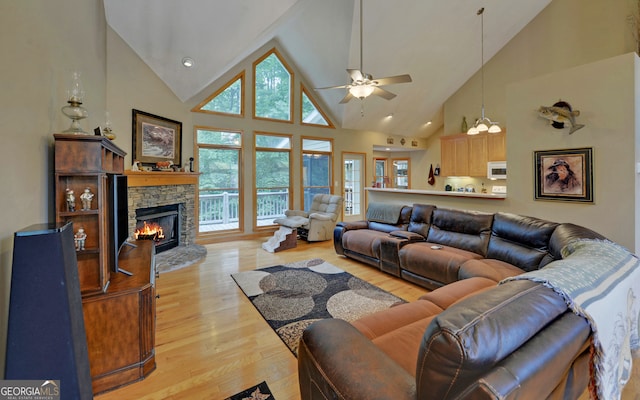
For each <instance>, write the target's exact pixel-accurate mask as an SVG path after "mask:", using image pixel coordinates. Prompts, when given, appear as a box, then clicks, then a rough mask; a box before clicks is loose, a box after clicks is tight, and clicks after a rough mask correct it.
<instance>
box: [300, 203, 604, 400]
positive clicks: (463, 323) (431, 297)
mask: <svg viewBox="0 0 640 400" xmlns="http://www.w3.org/2000/svg"><path fill="white" fill-rule="evenodd" d="M398 215H399V216H398V220H397V221H396V223H391V224H390V223H384V222H377V221H361V222H356V223H348V222H343V223H340V224H339V225H338V226H337V227H336V229H335V231H334V244H335V248H336V251H337V252H338V253H339V254H344V255H345V256H347V257H350V258H353V259H356V260H359V261H362V262H365V263H367V264H369V265H372V266H374V267H377V268H380V269H381V270H383V271H385V272H388V273H391V274H394V275H396V276H399V277H402V278H404V279H406V280H409V281H411V282H414V283H417V284H419V285H421V286H424V287H426V288H429V289H435V290H433V291H431V292H429V293H427V294H426V295H424V296H422V297H421V298H420V299H419V300H418V301H415V302H412V303H406V304H402V305H399V306H396V307H392V308H390V309H388V310H385V311H382V312H378V313H375V314H371V315H369V316H366V317H364V318H362V319H360V320H358V321H355V322H353V323H348V322H345V321H342V320H337V319H334V320H322V321H319V322H316V323H314V324H312V325H311V326H310V327H309V328H307V329H306V330H305V332H304V334H303V337H302V339H301V342H300V346H299V349H298V371H299V383H300V390H301V395H302V398H303V399H438V400H440V399H515V398H522V399H576V398H578V397H579V396H580V395H581V394H582V393H583V392H584V390H585V388H586V387H587V384H588V379H589V353H590V334H591V331H590V328H589V325H588V323H587V322H586V321H585V320H584V319H583V318H581V317H578V316H576V315H575V314H574V313H573V312H571V311H570V310H569V309H568V308H567V306H566V304H565V302H564V300H563V299H562V298H561V297H560V296H558V295H557V294H556V293H554V292H553V290H551V289H549V288H547V287H545V286H543V285H540V284H538V283H534V282H531V281H527V280H520V281H510V282H507V283H504V284H501V285H497V283H498V282H499V281H500V280H502V279H503V278H505V277H509V276H513V275H516V274H519V273H523V272H525V271H530V270H533V269H537V268H541V267H543V266H545V265H547V264H548V263H550V262H553V261H554V260H556V259H560V258H561V257H562V256H561V253H560V250H561V249H562V247H564V245H566V244H567V243H569V242H571V241H573V240H576V239H580V238H588V239H604V237H603V236H601V235H599V234H598V233H596V232H593V231H591V230H589V229H587V228H583V227H580V226H577V225H573V224H560V223H554V222H549V221H544V220H541V219H537V218H532V217H526V216H519V215H514V214H507V213H496V214H487V213H478V212H472V211H462V210H452V209H441V208H437V207H435V206H432V205H420V204H414V205H413V206H405V207H403V208H402V209H401V210H400V212H399V213H398ZM434 246H437V247H441V248H432V247H434Z"/></svg>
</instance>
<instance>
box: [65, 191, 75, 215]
mask: <svg viewBox="0 0 640 400" xmlns="http://www.w3.org/2000/svg"><path fill="white" fill-rule="evenodd" d="M66 193H67V197H66V198H67V211H75V210H76V196H74V194H73V190H71V189H67V190H66Z"/></svg>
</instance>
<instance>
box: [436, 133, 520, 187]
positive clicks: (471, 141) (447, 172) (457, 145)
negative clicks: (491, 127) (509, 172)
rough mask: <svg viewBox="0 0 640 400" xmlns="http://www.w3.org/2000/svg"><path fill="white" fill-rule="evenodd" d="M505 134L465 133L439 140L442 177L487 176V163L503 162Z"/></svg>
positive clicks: (505, 157) (504, 156)
mask: <svg viewBox="0 0 640 400" xmlns="http://www.w3.org/2000/svg"><path fill="white" fill-rule="evenodd" d="M505 138H506V134H505V132H504V131H503V132H501V133H483V134H479V135H467V134H466V133H461V134H456V135H447V136H443V137H441V138H440V157H441V159H440V164H441V166H442V175H444V176H474V177H486V176H487V162H489V161H505V160H506V159H507V155H506V140H505Z"/></svg>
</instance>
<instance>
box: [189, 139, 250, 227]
mask: <svg viewBox="0 0 640 400" xmlns="http://www.w3.org/2000/svg"><path fill="white" fill-rule="evenodd" d="M196 146H197V148H198V152H197V153H196V156H197V160H196V165H197V166H198V172H200V178H199V182H200V183H199V196H198V201H199V218H198V232H199V233H221V232H224V233H227V232H229V231H241V227H242V226H243V225H242V219H243V217H242V208H243V207H242V204H243V196H242V164H241V160H242V133H241V132H237V131H223V130H215V129H214V128H203V127H196Z"/></svg>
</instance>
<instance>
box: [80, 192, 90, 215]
mask: <svg viewBox="0 0 640 400" xmlns="http://www.w3.org/2000/svg"><path fill="white" fill-rule="evenodd" d="M80 200H82V209H83V210H91V200H93V193H91V189H89V188H86V189H84V192H83V193H82V194H81V195H80Z"/></svg>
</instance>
